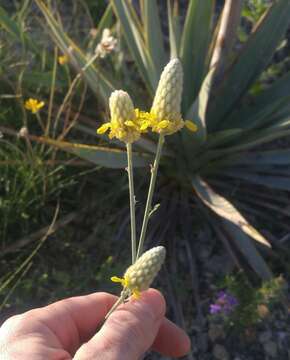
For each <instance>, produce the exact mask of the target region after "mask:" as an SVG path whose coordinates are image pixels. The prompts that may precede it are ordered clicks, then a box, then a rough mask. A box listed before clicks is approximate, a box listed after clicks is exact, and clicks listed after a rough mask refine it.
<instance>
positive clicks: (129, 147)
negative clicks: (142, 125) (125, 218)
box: [127, 144, 137, 264]
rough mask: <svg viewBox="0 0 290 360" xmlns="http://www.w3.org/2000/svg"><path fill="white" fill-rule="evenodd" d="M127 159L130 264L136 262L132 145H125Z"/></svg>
mask: <svg viewBox="0 0 290 360" xmlns="http://www.w3.org/2000/svg"><path fill="white" fill-rule="evenodd" d="M127 158H128V169H127V171H128V178H129V198H130V217H131V248H132V264H134V262H135V261H136V250H137V244H136V218H135V195H134V178H133V161H132V144H127Z"/></svg>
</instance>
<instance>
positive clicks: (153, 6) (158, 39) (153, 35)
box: [143, 0, 167, 74]
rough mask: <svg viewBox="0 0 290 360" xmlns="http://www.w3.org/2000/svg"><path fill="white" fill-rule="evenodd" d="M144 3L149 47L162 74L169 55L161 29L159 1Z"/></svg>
mask: <svg viewBox="0 0 290 360" xmlns="http://www.w3.org/2000/svg"><path fill="white" fill-rule="evenodd" d="M143 4H144V5H143V8H144V15H143V21H144V28H145V41H146V45H147V49H148V51H149V54H150V56H151V59H152V61H153V64H154V68H155V69H156V72H157V74H161V71H162V69H163V67H164V66H165V64H166V63H167V56H166V53H165V49H164V43H163V34H162V29H161V22H160V17H159V9H158V6H157V1H156V0H151V1H148V0H145V1H143Z"/></svg>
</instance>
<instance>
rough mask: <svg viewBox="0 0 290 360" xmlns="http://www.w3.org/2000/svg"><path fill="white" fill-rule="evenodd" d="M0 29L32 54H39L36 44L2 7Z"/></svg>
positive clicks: (0, 10)
mask: <svg viewBox="0 0 290 360" xmlns="http://www.w3.org/2000/svg"><path fill="white" fill-rule="evenodd" d="M0 27H2V28H3V29H5V30H6V31H7V33H8V34H9V35H10V36H11V37H12V38H13V39H14V40H17V41H19V42H21V43H22V44H23V45H27V46H28V48H29V49H30V50H32V51H33V52H34V53H36V54H40V50H39V49H38V48H37V46H36V44H35V43H34V42H33V41H32V40H31V38H30V37H29V36H28V35H27V34H26V33H25V32H24V31H23V29H22V28H21V26H20V25H19V24H18V23H17V22H16V21H15V20H13V19H12V18H11V17H10V16H9V15H8V14H7V12H6V11H5V10H4V8H3V7H2V6H0Z"/></svg>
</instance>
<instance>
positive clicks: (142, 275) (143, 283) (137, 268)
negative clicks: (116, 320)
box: [111, 246, 166, 298]
mask: <svg viewBox="0 0 290 360" xmlns="http://www.w3.org/2000/svg"><path fill="white" fill-rule="evenodd" d="M165 255H166V249H165V247H164V246H156V247H154V248H152V249H150V250H148V251H146V252H145V253H144V254H143V255H142V256H140V258H139V259H138V260H137V261H136V262H135V263H134V264H133V265H131V266H130V267H129V268H128V269H127V270H126V272H125V274H124V278H122V279H120V278H118V277H113V278H112V279H111V280H112V281H114V282H121V283H122V285H123V286H124V289H126V288H127V289H129V290H130V291H131V292H132V293H133V296H134V297H135V298H139V296H140V292H141V291H144V290H147V289H148V288H149V286H150V285H151V283H152V282H153V280H154V278H155V277H156V275H157V274H158V272H159V270H160V269H161V266H162V264H163V262H164V260H165Z"/></svg>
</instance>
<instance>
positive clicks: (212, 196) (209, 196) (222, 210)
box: [192, 176, 271, 247]
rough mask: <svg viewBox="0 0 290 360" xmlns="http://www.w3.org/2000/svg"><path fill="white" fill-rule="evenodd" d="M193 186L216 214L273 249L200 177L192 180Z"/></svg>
mask: <svg viewBox="0 0 290 360" xmlns="http://www.w3.org/2000/svg"><path fill="white" fill-rule="evenodd" d="M192 185H193V187H194V189H195V191H196V193H197V195H198V196H199V198H200V199H201V200H202V201H203V202H204V204H206V205H207V206H208V207H209V208H210V209H211V210H213V211H214V212H215V213H216V214H218V215H219V216H221V217H222V218H224V219H226V220H228V221H230V222H232V223H233V224H235V225H236V226H238V227H239V228H240V229H241V230H243V231H244V232H245V233H246V234H248V235H249V236H251V237H252V238H253V239H255V240H256V241H258V242H259V243H261V244H263V245H265V246H268V247H271V245H270V243H269V242H268V240H266V239H265V237H264V236H263V235H262V234H260V233H259V232H258V231H257V230H256V229H255V228H254V227H253V226H252V225H250V224H249V222H248V221H247V220H246V219H245V218H244V217H243V216H242V214H240V212H239V211H238V210H237V209H236V208H235V207H234V206H233V205H232V204H231V203H230V202H229V201H228V200H227V199H225V198H224V197H223V196H221V195H219V194H217V193H216V192H215V191H214V190H213V189H212V188H211V187H210V186H209V185H208V184H207V183H206V182H205V181H204V180H202V179H201V178H200V177H199V176H195V177H194V178H193V179H192Z"/></svg>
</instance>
